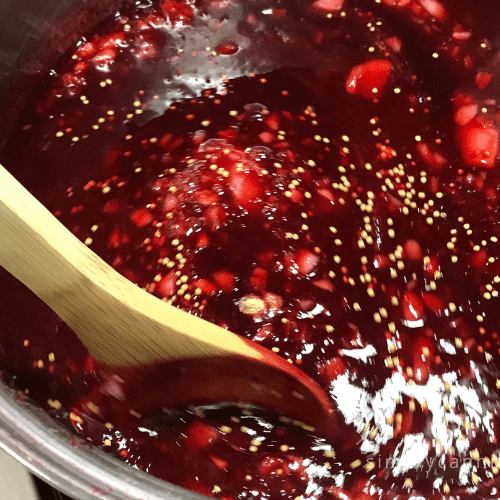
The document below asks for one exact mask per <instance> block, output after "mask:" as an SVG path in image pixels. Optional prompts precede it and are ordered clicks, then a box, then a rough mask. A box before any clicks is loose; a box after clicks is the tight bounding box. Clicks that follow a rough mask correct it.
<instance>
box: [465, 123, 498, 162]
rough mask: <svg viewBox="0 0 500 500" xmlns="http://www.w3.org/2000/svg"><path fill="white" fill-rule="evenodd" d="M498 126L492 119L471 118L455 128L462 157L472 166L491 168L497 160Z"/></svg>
mask: <svg viewBox="0 0 500 500" xmlns="http://www.w3.org/2000/svg"><path fill="white" fill-rule="evenodd" d="M498 135H499V134H498V128H497V126H496V125H495V123H494V122H493V121H492V120H479V119H476V120H472V121H470V122H469V123H468V124H467V125H465V126H463V127H458V129H457V142H458V147H459V148H460V151H461V153H462V158H463V160H464V162H465V163H467V165H470V166H472V167H486V168H492V167H493V166H494V165H495V163H496V161H497V154H498Z"/></svg>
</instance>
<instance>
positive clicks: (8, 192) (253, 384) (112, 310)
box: [0, 165, 338, 437]
mask: <svg viewBox="0 0 500 500" xmlns="http://www.w3.org/2000/svg"><path fill="white" fill-rule="evenodd" d="M0 265H1V266H3V267H4V268H5V269H6V270H7V271H8V272H9V273H11V274H12V275H14V276H15V277H16V278H17V279H18V280H20V281H21V282H22V283H24V284H25V285H26V286H27V287H28V288H29V289H31V290H32V291H33V292H34V293H35V294H36V295H38V297H40V298H41V299H42V300H43V301H44V302H45V303H46V304H47V305H48V306H49V307H50V308H51V309H52V310H53V311H55V312H56V313H57V314H58V315H59V316H60V318H61V319H62V320H63V321H64V322H65V323H66V324H67V325H68V326H70V327H71V328H72V329H73V330H74V332H75V333H76V334H77V335H78V337H79V338H80V340H81V341H82V342H83V344H84V345H85V347H86V348H87V349H88V350H89V352H90V354H91V355H92V356H93V357H94V359H95V360H96V361H97V362H98V363H99V365H100V367H101V368H102V369H103V370H104V371H106V372H108V373H110V374H117V375H118V376H119V377H120V378H121V379H122V380H123V381H124V383H125V387H126V395H127V400H128V402H129V403H130V405H131V406H132V407H133V409H134V410H136V411H137V412H139V413H143V412H149V411H153V410H155V409H159V408H161V407H163V406H179V405H182V404H208V403H216V402H223V401H228V402H247V403H252V404H255V405H258V406H261V407H265V408H269V409H273V410H277V411H279V412H281V413H284V414H285V415H287V416H289V417H292V418H293V419H297V420H299V421H301V422H304V423H305V424H308V425H312V426H314V427H315V428H316V430H317V431H318V432H319V433H321V434H323V435H324V436H325V437H334V436H335V435H336V434H337V432H338V431H337V421H336V418H335V413H334V411H333V409H332V407H331V403H330V401H329V399H328V398H327V396H326V394H325V393H324V391H323V390H322V389H321V388H320V387H319V386H318V385H317V384H316V383H315V382H314V381H313V380H312V379H310V378H309V377H308V376H306V375H305V374H304V373H303V372H301V371H300V370H299V369H297V368H296V367H294V366H292V365H290V364H289V363H287V362H286V361H285V360H283V359H282V358H280V357H279V356H277V355H275V354H274V353H272V352H270V351H269V350H267V349H264V348H262V347H260V346H258V345H257V344H254V343H253V342H250V341H248V340H245V339H243V338H241V337H239V336H237V335H235V334H233V333H231V332H228V331H227V330H224V329H223V328H220V327H218V326H215V325H213V324H211V323H208V322H207V321H205V320H203V319H201V318H198V317H196V316H193V315H190V314H188V313H186V312H183V311H181V310H179V309H177V308H176V307H173V306H170V305H167V304H166V303H164V302H162V301H161V300H160V299H158V298H155V297H153V296H152V295H150V294H149V293H147V292H145V291H144V290H142V289H140V288H139V287H137V286H136V285H134V284H132V283H131V282H130V281H128V280H127V279H126V278H124V277H123V276H121V275H120V274H119V273H118V272H116V271H115V270H114V269H113V268H112V267H110V266H109V265H107V264H106V263H105V262H104V261H102V260H101V259H100V258H99V257H98V256H97V255H96V254H94V253H93V252H92V251H91V250H90V249H89V248H87V247H86V246H85V245H84V244H82V243H81V242H80V241H79V240H78V239H77V238H76V237H75V236H74V235H73V234H72V233H71V232H70V231H69V230H67V229H66V228H65V227H64V226H63V225H62V224H61V223H60V222H59V221H58V220H57V219H56V218H55V217H54V216H53V215H52V214H51V213H50V212H49V211H48V210H47V209H46V208H45V207H43V205H41V204H40V203H39V202H38V201H37V200H36V199H35V198H34V197H33V196H32V195H31V194H30V193H29V192H28V191H27V190H26V189H25V188H24V187H23V186H21V184H20V183H19V182H18V181H16V180H15V179H14V177H12V175H10V174H9V173H8V172H7V170H5V168H3V167H2V166H1V165H0ZM306 427H307V426H306Z"/></svg>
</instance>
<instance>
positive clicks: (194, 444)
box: [186, 421, 220, 450]
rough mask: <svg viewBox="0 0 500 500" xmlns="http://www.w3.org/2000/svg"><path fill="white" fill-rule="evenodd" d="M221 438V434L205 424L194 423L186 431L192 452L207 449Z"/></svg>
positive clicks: (187, 442)
mask: <svg viewBox="0 0 500 500" xmlns="http://www.w3.org/2000/svg"><path fill="white" fill-rule="evenodd" d="M219 437H220V432H219V431H218V430H217V429H214V428H213V427H211V426H210V425H207V424H205V423H203V422H198V421H194V422H193V423H192V424H191V425H190V426H189V427H188V429H187V431H186V444H187V446H189V448H191V449H192V450H198V449H203V448H207V447H208V446H210V445H211V444H213V443H214V442H215V441H216V440H217V439H218V438H219Z"/></svg>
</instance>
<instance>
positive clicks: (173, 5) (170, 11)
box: [162, 0, 194, 24]
mask: <svg viewBox="0 0 500 500" xmlns="http://www.w3.org/2000/svg"><path fill="white" fill-rule="evenodd" d="M162 9H163V11H164V12H165V14H167V16H168V18H169V19H170V21H171V22H172V23H183V24H189V23H190V22H191V19H192V17H193V16H194V11H193V8H192V7H191V6H190V5H187V3H185V2H182V1H177V0H164V2H163V3H162Z"/></svg>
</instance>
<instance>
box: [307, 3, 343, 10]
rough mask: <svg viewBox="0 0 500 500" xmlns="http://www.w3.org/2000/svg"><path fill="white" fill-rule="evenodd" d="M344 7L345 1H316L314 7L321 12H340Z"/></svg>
mask: <svg viewBox="0 0 500 500" xmlns="http://www.w3.org/2000/svg"><path fill="white" fill-rule="evenodd" d="M343 5H344V0H316V1H315V2H314V3H313V7H314V8H316V9H320V10H327V11H334V10H340V9H341V8H342V7H343Z"/></svg>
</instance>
